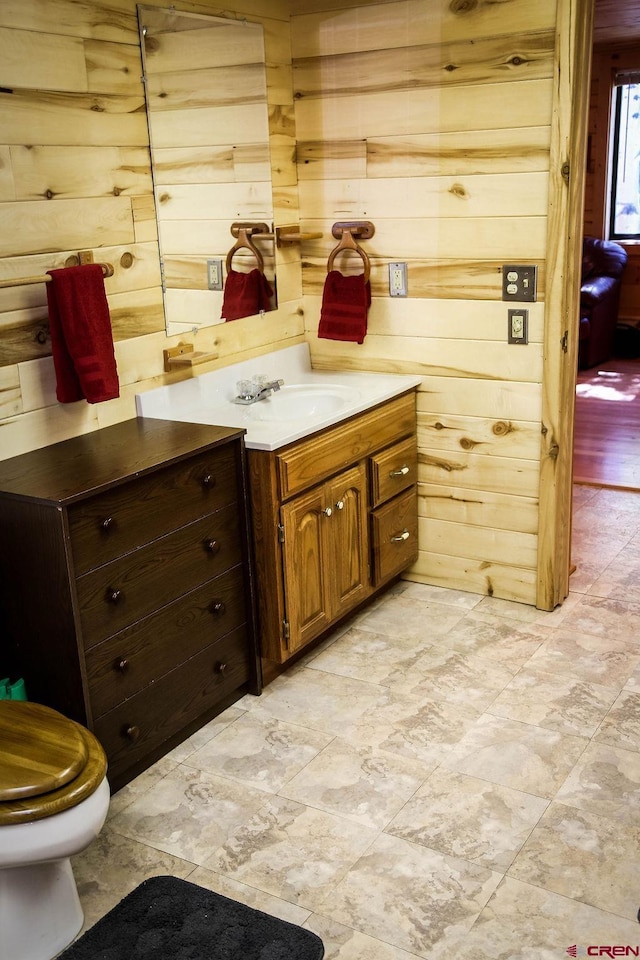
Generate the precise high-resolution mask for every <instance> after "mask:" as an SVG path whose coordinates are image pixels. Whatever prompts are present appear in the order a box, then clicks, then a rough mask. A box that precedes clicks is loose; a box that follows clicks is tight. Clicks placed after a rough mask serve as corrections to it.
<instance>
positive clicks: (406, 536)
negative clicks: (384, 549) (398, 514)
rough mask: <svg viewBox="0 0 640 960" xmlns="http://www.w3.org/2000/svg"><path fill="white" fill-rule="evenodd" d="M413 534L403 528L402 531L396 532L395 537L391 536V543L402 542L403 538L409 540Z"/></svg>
mask: <svg viewBox="0 0 640 960" xmlns="http://www.w3.org/2000/svg"><path fill="white" fill-rule="evenodd" d="M410 536H411V534H410V533H409V531H408V530H403V531H402V533H398V534H396V536H395V537H391V543H402V541H403V540H408V539H409V537H410Z"/></svg>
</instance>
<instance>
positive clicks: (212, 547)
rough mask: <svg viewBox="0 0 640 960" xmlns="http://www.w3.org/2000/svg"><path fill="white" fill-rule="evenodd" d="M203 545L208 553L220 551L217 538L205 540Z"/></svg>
mask: <svg viewBox="0 0 640 960" xmlns="http://www.w3.org/2000/svg"><path fill="white" fill-rule="evenodd" d="M205 547H206V548H207V552H208V553H219V552H220V541H219V540H205Z"/></svg>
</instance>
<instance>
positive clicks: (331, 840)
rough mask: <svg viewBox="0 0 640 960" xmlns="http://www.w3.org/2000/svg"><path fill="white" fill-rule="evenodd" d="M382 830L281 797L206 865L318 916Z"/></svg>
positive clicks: (273, 799) (247, 822)
mask: <svg viewBox="0 0 640 960" xmlns="http://www.w3.org/2000/svg"><path fill="white" fill-rule="evenodd" d="M376 835H377V830H374V829H372V828H371V827H366V826H362V825H361V824H357V823H353V822H352V821H350V820H346V819H345V818H344V817H337V816H334V815H332V814H330V813H326V812H324V811H322V810H315V809H314V808H313V807H308V806H305V805H304V804H301V803H295V802H294V801H292V800H286V799H284V798H282V797H267V803H266V804H265V806H264V807H263V808H262V809H261V811H260V812H259V813H257V814H255V815H254V816H253V817H251V818H247V819H246V820H245V822H244V823H243V824H242V825H241V826H240V827H239V828H238V829H237V830H236V831H235V833H233V834H232V835H230V836H229V838H228V839H227V840H226V841H225V843H224V844H223V845H222V846H221V847H220V848H219V849H218V850H217V851H215V852H214V853H213V854H212V855H211V856H210V857H209V858H208V860H207V861H206V862H205V863H204V864H203V865H204V866H206V867H207V868H208V869H210V870H214V871H215V872H216V873H222V874H224V875H225V876H227V877H230V878H231V879H233V880H237V881H239V882H240V883H245V884H248V885H249V886H252V887H257V888H258V889H259V890H262V891H264V892H265V893H269V894H271V895H272V896H274V897H278V898H280V899H282V900H288V901H289V902H291V903H295V904H298V905H299V906H301V907H306V908H308V909H310V910H316V909H317V908H318V906H319V904H320V903H321V902H322V900H323V899H324V897H325V896H326V895H327V894H328V893H330V892H331V890H333V889H334V887H335V886H336V885H337V884H338V883H339V881H340V880H341V879H342V877H343V876H344V875H345V873H346V872H347V870H348V869H349V868H350V867H351V866H352V864H353V863H355V861H356V860H357V859H358V857H360V856H361V854H362V853H363V852H364V851H365V850H366V849H367V847H369V846H370V844H371V843H372V841H373V840H374V839H375V837H376Z"/></svg>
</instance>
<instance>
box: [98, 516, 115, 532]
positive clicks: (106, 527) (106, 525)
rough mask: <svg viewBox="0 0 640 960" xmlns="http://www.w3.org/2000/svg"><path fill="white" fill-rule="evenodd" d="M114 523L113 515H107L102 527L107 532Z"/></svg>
mask: <svg viewBox="0 0 640 960" xmlns="http://www.w3.org/2000/svg"><path fill="white" fill-rule="evenodd" d="M113 523H114V521H113V517H105V518H104V520H103V521H102V522H101V524H100V527H101V528H102V530H104V531H105V532H106V531H107V530H109V529H110V528H111V527H112V526H113Z"/></svg>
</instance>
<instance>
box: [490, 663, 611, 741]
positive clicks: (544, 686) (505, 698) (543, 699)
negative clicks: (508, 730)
mask: <svg viewBox="0 0 640 960" xmlns="http://www.w3.org/2000/svg"><path fill="white" fill-rule="evenodd" d="M616 695H617V690H616V688H615V687H613V688H612V687H605V686H602V684H596V683H586V682H585V681H584V680H575V679H574V678H573V677H567V676H561V675H560V674H557V673H544V672H542V671H539V670H532V669H531V668H530V667H529V666H527V667H524V668H523V669H522V670H521V671H520V673H518V675H517V676H516V677H514V679H513V680H512V681H511V683H510V684H509V685H508V686H507V687H505V689H504V690H503V691H502V693H501V694H500V695H499V696H498V697H496V699H495V700H494V701H493V703H492V704H491V706H490V707H489V708H488V712H489V713H491V714H492V715H493V716H495V717H504V718H506V719H508V720H520V721H521V722H522V723H532V724H535V725H536V726H538V727H545V728H546V729H548V730H558V731H560V733H569V734H574V735H575V736H578V737H592V736H593V735H594V733H595V732H596V730H597V729H598V726H599V725H600V723H601V721H602V720H603V718H604V717H605V715H606V713H607V711H608V710H609V709H610V707H611V705H612V703H613V702H614V700H615V699H616Z"/></svg>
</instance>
